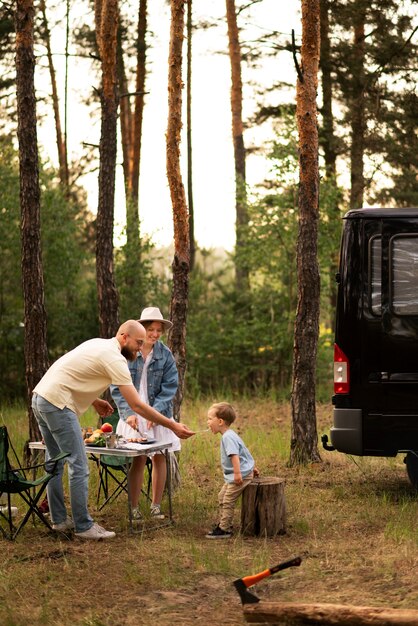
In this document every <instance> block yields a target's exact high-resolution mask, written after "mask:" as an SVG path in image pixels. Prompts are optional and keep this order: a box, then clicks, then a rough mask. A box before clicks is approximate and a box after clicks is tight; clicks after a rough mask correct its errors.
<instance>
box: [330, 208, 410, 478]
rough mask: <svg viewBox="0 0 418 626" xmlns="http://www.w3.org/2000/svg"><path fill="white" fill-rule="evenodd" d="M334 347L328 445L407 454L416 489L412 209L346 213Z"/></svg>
mask: <svg viewBox="0 0 418 626" xmlns="http://www.w3.org/2000/svg"><path fill="white" fill-rule="evenodd" d="M336 279H337V283H338V299H337V311H336V328H335V347H334V394H335V395H334V396H333V398H332V402H333V405H334V411H333V421H334V424H333V427H332V428H331V444H332V445H331V446H329V445H328V444H327V441H328V438H327V436H326V435H324V436H323V437H322V441H323V445H324V447H325V448H327V449H335V450H339V451H340V452H345V453H347V454H354V455H360V456H381V457H392V456H395V455H397V454H398V453H406V457H405V463H406V467H407V472H408V476H409V478H410V480H411V482H412V484H413V485H414V486H415V487H416V488H417V489H418V208H405V209H381V208H368V209H355V210H352V211H349V212H348V213H347V214H346V215H345V216H344V225H343V234H342V241H341V251H340V267H339V273H338V274H337V276H336Z"/></svg>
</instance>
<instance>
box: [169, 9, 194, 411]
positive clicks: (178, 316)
mask: <svg viewBox="0 0 418 626" xmlns="http://www.w3.org/2000/svg"><path fill="white" fill-rule="evenodd" d="M185 2H187V0H170V6H171V28H170V52H169V59H168V66H169V70H168V125H167V178H168V183H169V186H170V195H171V203H172V207H173V224H174V259H173V264H172V268H173V290H172V294H171V304H170V316H171V320H172V322H173V327H172V329H171V330H170V333H169V345H170V348H171V350H172V352H173V354H174V358H175V359H176V363H177V369H178V373H179V386H178V391H177V394H176V397H175V401H174V417H175V419H177V420H178V419H179V417H180V407H181V403H182V400H183V394H184V378H185V373H186V320H187V309H188V299H189V267H190V247H189V223H188V211H187V204H186V194H185V192H184V186H183V181H182V177H181V170H180V133H181V127H182V121H181V111H182V94H181V90H182V87H183V83H182V76H181V68H182V47H183V37H184V34H183V30H184V4H185Z"/></svg>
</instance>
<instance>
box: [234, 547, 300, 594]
mask: <svg viewBox="0 0 418 626" xmlns="http://www.w3.org/2000/svg"><path fill="white" fill-rule="evenodd" d="M301 563H302V559H301V558H300V556H297V557H296V558H294V559H290V561H285V562H284V563H279V565H276V566H275V567H271V568H270V569H266V570H264V571H262V572H259V573H258V574H254V575H253V576H244V578H238V579H237V580H234V586H235V589H236V590H237V591H238V593H239V596H240V598H241V602H242V604H254V603H255V602H260V598H257V596H255V595H254V594H253V593H251V592H250V591H248V587H252V585H255V583H257V582H259V581H260V580H262V579H263V578H266V577H267V576H271V575H272V574H275V573H276V572H280V571H281V570H283V569H287V568H288V567H295V566H296V567H297V566H299V565H300V564H301Z"/></svg>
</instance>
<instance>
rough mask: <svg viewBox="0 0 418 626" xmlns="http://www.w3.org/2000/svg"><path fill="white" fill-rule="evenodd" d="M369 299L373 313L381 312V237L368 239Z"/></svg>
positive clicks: (379, 313)
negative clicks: (369, 264)
mask: <svg viewBox="0 0 418 626" xmlns="http://www.w3.org/2000/svg"><path fill="white" fill-rule="evenodd" d="M369 259H370V263H371V268H370V287H371V288H370V299H371V307H372V313H373V315H381V314H382V238H381V237H380V236H379V237H372V238H371V239H370V254H369Z"/></svg>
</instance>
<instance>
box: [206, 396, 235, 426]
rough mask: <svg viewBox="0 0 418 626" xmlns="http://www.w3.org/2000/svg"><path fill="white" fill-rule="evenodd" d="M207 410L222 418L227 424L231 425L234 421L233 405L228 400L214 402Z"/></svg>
mask: <svg viewBox="0 0 418 626" xmlns="http://www.w3.org/2000/svg"><path fill="white" fill-rule="evenodd" d="M209 411H210V412H211V413H214V414H215V415H216V417H218V418H219V419H221V420H223V421H224V422H225V424H228V426H231V424H232V422H235V420H236V417H237V413H236V411H235V409H234V407H233V406H232V404H229V402H216V404H212V406H211V407H210V409H209Z"/></svg>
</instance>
